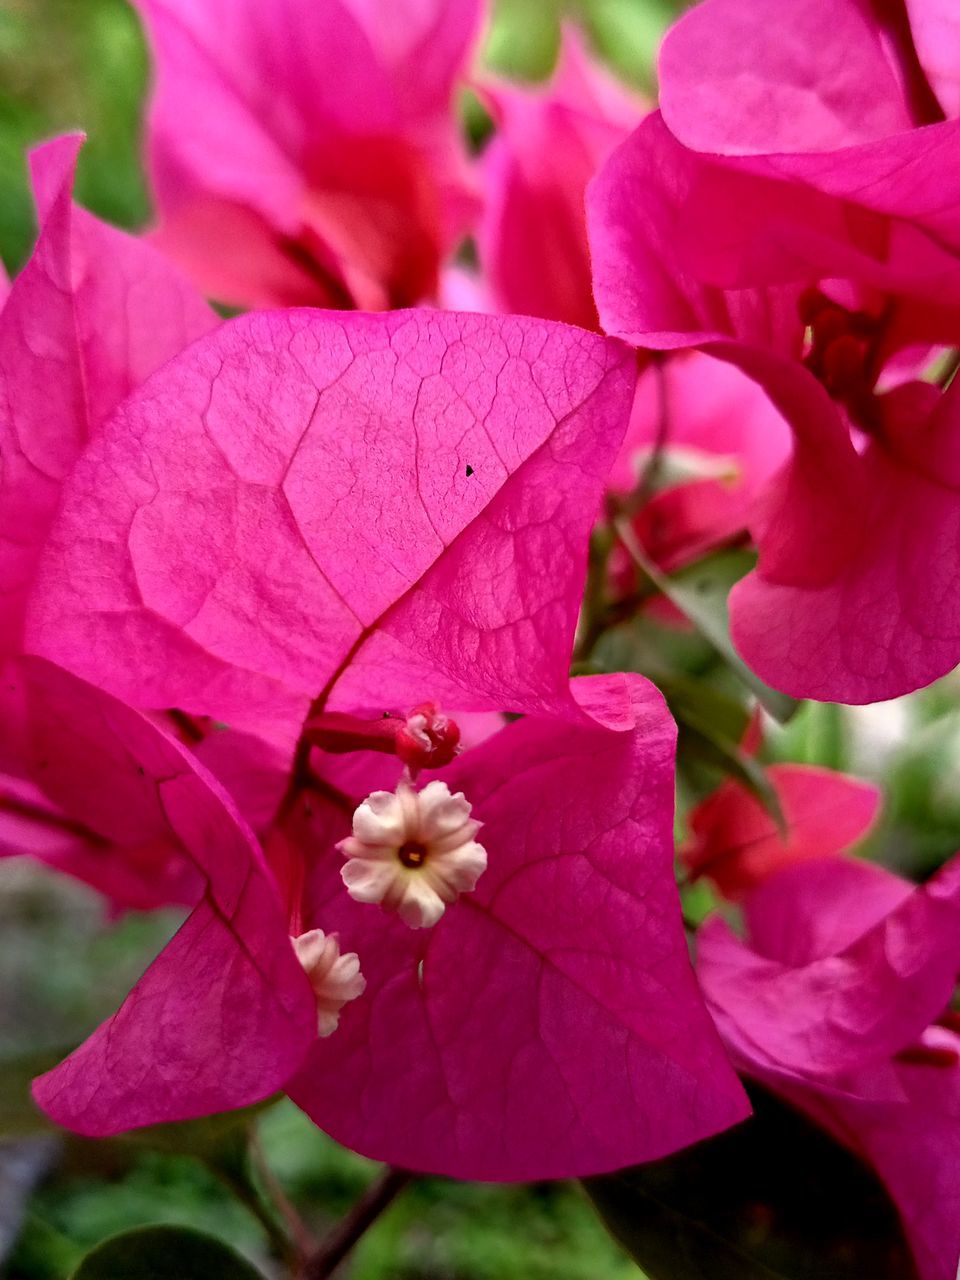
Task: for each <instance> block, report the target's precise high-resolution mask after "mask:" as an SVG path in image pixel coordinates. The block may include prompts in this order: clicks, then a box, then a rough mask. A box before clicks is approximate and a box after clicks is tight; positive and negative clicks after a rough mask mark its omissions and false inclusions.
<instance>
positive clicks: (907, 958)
mask: <svg viewBox="0 0 960 1280" xmlns="http://www.w3.org/2000/svg"><path fill="white" fill-rule="evenodd" d="M830 865H831V864H829V863H828V862H827V861H826V860H823V861H821V860H818V861H815V862H811V863H802V864H799V865H797V866H794V867H790V868H788V869H786V870H784V871H782V872H780V873H779V874H778V875H777V876H776V877H775V878H774V879H772V880H771V881H770V882H769V883H768V884H767V885H764V886H763V887H762V888H761V889H760V890H759V891H758V892H760V893H765V894H766V895H767V901H768V902H769V901H770V900H771V899H773V898H774V897H775V895H778V894H780V895H789V894H790V893H791V892H792V891H793V890H792V887H793V886H794V885H799V884H802V883H803V880H804V879H805V878H806V877H815V879H813V881H812V883H813V884H814V885H815V886H819V887H820V888H821V889H822V890H823V891H824V896H826V897H829V893H830V879H829V872H828V870H827V868H828V867H829V866H830ZM874 875H875V869H874V868H871V867H869V866H866V865H864V867H863V869H862V870H861V871H860V877H861V880H863V881H865V882H867V884H868V885H870V884H871V878H872V877H873V876H874ZM846 879H849V876H848V877H847V878H846ZM812 901H815V899H814V898H808V899H807V902H808V903H809V902H812ZM886 902H887V905H888V906H889V905H890V902H891V898H890V897H888V898H887V900H886ZM865 904H866V907H865V909H863V910H861V912H859V913H855V914H854V917H853V918H854V919H856V920H858V921H863V920H866V921H870V920H871V915H872V914H873V913H874V911H875V909H876V905H879V906H882V905H883V899H881V898H878V897H877V896H876V894H871V895H870V897H868V898H866V899H865ZM778 916H779V918H780V920H781V922H783V920H784V919H785V916H786V911H785V910H784V909H781V910H780V911H779V913H778ZM831 918H833V919H836V913H834V915H833V916H832V917H831ZM794 919H797V920H798V921H799V923H798V924H797V925H796V926H795V928H798V929H800V930H804V931H807V932H805V933H804V934H803V935H802V936H803V937H806V938H808V941H806V942H801V943H798V944H794V943H792V942H791V941H789V940H788V939H785V940H784V941H783V942H782V943H779V944H778V954H784V955H791V954H802V951H799V950H797V949H796V948H800V947H807V948H809V952H810V954H812V956H813V958H812V959H810V960H809V961H808V962H807V963H800V964H799V965H797V964H793V963H790V962H789V961H782V960H779V959H777V958H776V957H770V956H766V955H762V954H760V953H759V952H757V951H755V950H754V949H753V948H752V947H751V946H749V945H748V944H747V943H746V942H743V941H741V940H740V939H738V938H737V937H736V936H735V935H734V934H733V933H732V932H731V930H730V929H729V928H728V926H727V925H726V924H724V923H723V922H722V921H720V920H712V921H708V922H707V924H706V925H705V926H704V927H703V928H702V929H701V930H700V931H699V932H698V935H697V941H698V956H699V965H700V970H699V971H700V979H701V983H702V984H703V987H704V992H705V994H706V996H707V999H708V1001H709V1002H710V1004H711V1005H712V1006H716V1007H717V1008H719V1009H722V1010H723V1011H724V1016H725V1017H726V1018H728V1019H729V1020H730V1021H731V1022H732V1023H734V1024H735V1025H736V1026H737V1027H738V1028H739V1029H740V1033H741V1034H742V1035H743V1036H746V1037H747V1039H748V1040H749V1041H750V1043H751V1045H752V1046H753V1048H752V1049H751V1053H752V1054H753V1055H754V1059H755V1061H756V1062H757V1063H758V1064H760V1065H764V1066H767V1067H771V1068H777V1069H779V1068H782V1069H785V1070H788V1071H793V1072H799V1073H800V1074H802V1075H805V1076H807V1077H813V1078H821V1079H829V1078H831V1077H837V1076H839V1075H840V1074H841V1073H843V1072H845V1071H853V1070H858V1069H860V1068H864V1067H869V1066H871V1065H872V1064H874V1063H877V1062H882V1061H883V1060H884V1059H886V1058H889V1057H890V1056H891V1055H892V1054H895V1053H897V1052H899V1051H900V1050H902V1049H904V1048H906V1047H907V1046H909V1045H910V1044H911V1043H913V1041H914V1040H916V1039H917V1038H918V1037H919V1036H920V1035H921V1033H922V1032H923V1031H924V1030H925V1029H926V1028H927V1027H928V1026H929V1025H930V1023H931V1022H932V1021H933V1020H934V1019H935V1018H937V1017H938V1016H939V1015H940V1014H941V1013H942V1012H943V1010H944V1009H945V1008H946V1007H947V1004H948V1002H949V1000H950V997H951V995H952V992H953V989H954V985H955V983H956V976H957V969H958V965H960V927H958V926H960V863H958V862H956V861H954V862H953V863H951V864H949V865H948V866H947V867H946V868H944V869H943V870H942V871H941V872H940V874H939V875H938V876H937V877H935V878H934V879H933V880H932V881H930V883H929V884H927V885H924V886H922V887H918V888H915V889H914V890H913V892H910V891H909V886H908V889H907V892H906V894H904V895H902V896H901V901H900V902H899V904H898V905H895V906H893V907H892V909H890V910H888V911H887V913H886V914H884V915H883V916H882V917H881V918H880V919H879V920H876V917H875V915H873V922H872V923H871V925H870V927H869V928H867V929H866V931H865V932H862V933H860V934H859V936H856V937H854V938H853V940H851V941H850V942H849V943H848V944H847V945H844V946H843V947H842V948H841V949H839V950H837V951H831V952H830V953H829V954H826V955H824V954H822V945H821V943H820V940H819V938H817V937H816V936H810V935H809V929H810V926H809V925H808V924H806V923H805V922H804V919H803V917H801V916H799V915H795V916H794ZM722 1029H723V1027H722V1026H721V1030H722Z"/></svg>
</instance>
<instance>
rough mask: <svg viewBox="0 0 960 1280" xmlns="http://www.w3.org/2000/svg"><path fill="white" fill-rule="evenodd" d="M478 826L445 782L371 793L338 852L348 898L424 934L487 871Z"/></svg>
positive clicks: (403, 785) (405, 785)
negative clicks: (383, 911) (378, 906)
mask: <svg viewBox="0 0 960 1280" xmlns="http://www.w3.org/2000/svg"><path fill="white" fill-rule="evenodd" d="M480 826H481V823H479V822H477V821H476V819H475V818H471V817H470V804H469V803H468V801H467V800H466V798H465V797H464V794H463V792H462V791H458V792H457V793H456V795H451V794H450V790H449V788H448V787H447V784H446V783H445V782H438V781H434V782H428V783H427V785H426V786H425V787H424V788H423V790H422V791H414V789H413V787H412V786H411V785H410V783H409V782H406V781H404V782H401V783H400V785H399V786H398V787H397V790H396V792H393V791H374V793H373V794H372V795H370V796H368V797H367V798H366V800H364V802H363V804H361V805H360V806H359V808H358V809H357V811H356V813H354V815H353V835H352V836H348V837H347V838H346V840H341V841H340V844H339V845H338V846H337V847H338V848H339V849H341V850H342V851H343V854H344V857H346V858H347V860H348V861H347V863H346V865H345V866H344V868H343V870H342V871H341V873H340V874H341V876H342V877H343V883H344V884H345V885H346V886H347V892H348V893H349V894H350V897H351V898H354V899H355V900H356V901H357V902H379V903H380V904H381V905H382V906H383V907H385V908H386V909H387V910H388V911H396V913H397V915H399V917H400V919H401V920H402V921H403V922H404V924H407V925H409V926H410V928H411V929H423V928H429V927H430V926H431V925H434V924H436V923H437V921H438V920H439V919H440V917H441V916H442V915H443V913H444V911H445V910H446V908H447V907H448V906H449V905H450V903H451V902H454V901H456V899H457V897H458V896H459V895H460V894H461V893H469V892H470V890H471V889H473V888H474V887H475V885H476V883H477V881H478V880H479V878H480V876H481V875H482V874H483V872H484V871H485V870H486V866H487V853H486V850H485V849H484V848H483V846H482V845H479V844H477V842H476V841H475V840H474V838H473V837H474V836H475V835H476V834H477V832H478V831H479V830H480Z"/></svg>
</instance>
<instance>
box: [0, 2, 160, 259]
mask: <svg viewBox="0 0 960 1280" xmlns="http://www.w3.org/2000/svg"><path fill="white" fill-rule="evenodd" d="M146 74H147V58H146V51H145V48H144V43H143V37H142V34H141V31H140V27H139V24H138V22H137V19H136V18H135V16H134V14H133V11H132V10H131V9H130V8H129V7H128V5H127V4H126V3H125V2H124V0H3V3H2V4H0V188H2V190H3V200H2V201H0V258H3V260H4V261H5V262H6V265H7V267H8V268H10V269H11V270H12V269H15V268H18V267H19V266H20V264H21V263H22V262H23V261H24V259H25V257H26V256H27V253H28V251H29V248H30V244H31V242H32V239H33V235H34V225H35V224H34V214H33V201H32V198H31V196H30V191H29V186H28V183H27V173H26V165H25V161H24V153H25V151H26V150H27V148H28V147H31V146H33V145H35V144H36V143H37V142H39V141H41V140H43V139H44V138H49V137H51V136H52V135H54V134H57V133H63V132H66V131H68V130H76V129H82V130H84V131H85V132H86V133H87V136H88V141H87V144H86V146H85V147H84V149H83V154H82V155H81V158H80V166H79V172H78V178H77V191H78V196H79V198H80V200H81V202H82V203H84V204H86V205H88V206H89V208H91V209H93V211H94V212H95V213H99V214H101V215H102V216H103V217H105V218H107V219H108V220H110V221H112V222H115V223H118V224H119V225H120V226H128V227H133V226H138V225H140V224H142V223H143V222H144V221H145V220H146V218H147V215H148V212H149V206H148V202H147V197H146V192H145V188H144V182H143V177H142V174H141V169H140V162H139V150H140V110H141V102H142V100H143V95H144V88H145V84H146Z"/></svg>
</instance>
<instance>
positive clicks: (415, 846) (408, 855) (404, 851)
mask: <svg viewBox="0 0 960 1280" xmlns="http://www.w3.org/2000/svg"><path fill="white" fill-rule="evenodd" d="M397 857H398V858H399V859H400V861H401V862H402V863H403V865H404V866H405V867H422V866H423V864H424V863H425V862H426V860H427V851H426V849H425V848H424V846H423V845H422V844H421V843H420V842H419V841H418V840H407V841H405V842H404V843H403V844H402V845H401V846H400V848H399V849H398V850H397Z"/></svg>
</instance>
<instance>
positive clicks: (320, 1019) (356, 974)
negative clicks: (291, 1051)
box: [290, 929, 367, 1036]
mask: <svg viewBox="0 0 960 1280" xmlns="http://www.w3.org/2000/svg"><path fill="white" fill-rule="evenodd" d="M290 941H291V942H292V943H293V949H294V951H295V952H296V953H297V959H298V960H299V961H300V963H301V964H302V965H303V967H304V970H305V971H306V974H307V977H308V978H309V979H310V985H311V987H312V988H313V994H314V996H315V997H316V1000H317V1034H318V1035H320V1036H331V1035H333V1033H334V1031H336V1029H337V1024H338V1023H339V1021H340V1010H341V1009H342V1008H343V1006H344V1005H345V1004H347V1003H348V1002H349V1001H350V1000H356V998H357V996H361V995H363V992H364V989H365V987H366V985H367V982H366V979H365V978H364V976H363V974H362V973H361V972H360V957H359V956H358V955H357V953H356V952H355V951H347V952H346V953H345V954H344V955H341V954H340V942H339V940H338V938H337V935H336V934H335V933H324V932H323V930H322V929H311V930H310V931H309V932H308V933H301V934H300V936H299V938H291V939H290Z"/></svg>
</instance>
